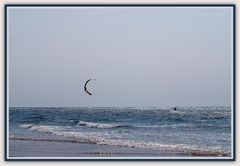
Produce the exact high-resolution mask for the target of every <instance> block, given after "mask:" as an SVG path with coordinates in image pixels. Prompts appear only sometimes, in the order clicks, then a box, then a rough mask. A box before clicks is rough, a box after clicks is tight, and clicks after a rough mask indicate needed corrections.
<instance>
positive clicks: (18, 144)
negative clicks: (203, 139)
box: [9, 139, 190, 158]
mask: <svg viewBox="0 0 240 166" xmlns="http://www.w3.org/2000/svg"><path fill="white" fill-rule="evenodd" d="M183 156H190V155H189V154H184V153H178V152H166V151H159V150H150V149H140V148H130V147H120V146H111V145H97V144H87V143H71V142H55V141H32V140H15V139H10V140H9V157H97V158H98V157H99V158H101V157H183Z"/></svg>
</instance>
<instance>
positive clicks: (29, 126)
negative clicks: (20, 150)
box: [19, 124, 34, 128]
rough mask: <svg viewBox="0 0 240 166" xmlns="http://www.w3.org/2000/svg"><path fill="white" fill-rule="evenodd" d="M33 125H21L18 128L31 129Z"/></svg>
mask: <svg viewBox="0 0 240 166" xmlns="http://www.w3.org/2000/svg"><path fill="white" fill-rule="evenodd" d="M33 125H34V124H22V125H20V126H19V127H21V128H31V127H32V126H33Z"/></svg>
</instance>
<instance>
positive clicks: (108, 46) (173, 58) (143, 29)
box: [7, 7, 232, 107]
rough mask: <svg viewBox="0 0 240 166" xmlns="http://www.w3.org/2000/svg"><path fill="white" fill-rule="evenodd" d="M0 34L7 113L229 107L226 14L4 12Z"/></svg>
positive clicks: (224, 10)
mask: <svg viewBox="0 0 240 166" xmlns="http://www.w3.org/2000/svg"><path fill="white" fill-rule="evenodd" d="M7 29H8V39H7V40H8V78H9V79H8V81H9V84H8V85H9V106H11V107H29V106H30V107H38V106H41V107H53V106H55V107H58V106H59V107H64V106H67V107H117V106H121V107H127V106H129V107H158V106H159V107H161V106H231V80H232V77H231V75H232V73H231V68H232V65H231V58H232V8H230V7H72V8H71V7H68V8H67V7H62V8H60V7H59V8H52V7H48V8H46V7H38V8H36V7H17V8H16V7H11V8H8V28H7ZM90 78H92V79H96V80H93V81H90V82H89V83H88V86H87V88H88V90H89V91H90V92H91V93H92V94H93V95H92V96H89V95H88V94H86V93H85V92H84V88H83V87H84V84H85V82H86V81H87V80H88V79H90Z"/></svg>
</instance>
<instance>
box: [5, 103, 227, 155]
mask: <svg viewBox="0 0 240 166" xmlns="http://www.w3.org/2000/svg"><path fill="white" fill-rule="evenodd" d="M9 139H12V140H31V141H51V142H72V143H88V144H97V145H113V146H118V147H120V146H121V147H130V148H140V149H152V150H165V151H169V152H183V153H187V154H189V155H192V156H231V108H230V107H177V110H174V109H173V108H172V107H143V108H135V107H10V108H9Z"/></svg>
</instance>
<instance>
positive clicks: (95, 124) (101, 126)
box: [78, 121, 123, 129]
mask: <svg viewBox="0 0 240 166" xmlns="http://www.w3.org/2000/svg"><path fill="white" fill-rule="evenodd" d="M78 124H79V125H82V126H87V127H91V128H102V129H107V128H117V127H123V126H121V125H117V124H105V123H92V122H85V121H79V123H78Z"/></svg>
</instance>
